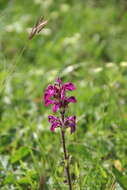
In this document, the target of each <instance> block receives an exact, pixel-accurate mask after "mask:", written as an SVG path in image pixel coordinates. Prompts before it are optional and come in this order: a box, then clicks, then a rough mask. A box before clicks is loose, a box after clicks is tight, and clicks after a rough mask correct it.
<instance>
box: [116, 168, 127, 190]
mask: <svg viewBox="0 0 127 190" xmlns="http://www.w3.org/2000/svg"><path fill="white" fill-rule="evenodd" d="M113 173H114V175H115V177H116V180H117V182H118V183H119V184H120V185H121V187H122V188H123V189H124V190H127V176H126V175H123V174H122V173H121V172H120V171H119V170H117V169H116V168H115V167H113Z"/></svg>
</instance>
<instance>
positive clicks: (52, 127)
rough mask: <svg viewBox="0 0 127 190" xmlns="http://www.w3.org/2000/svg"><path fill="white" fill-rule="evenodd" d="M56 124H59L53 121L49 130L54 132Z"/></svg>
mask: <svg viewBox="0 0 127 190" xmlns="http://www.w3.org/2000/svg"><path fill="white" fill-rule="evenodd" d="M58 126H59V123H57V122H54V123H53V124H52V125H51V127H50V130H51V131H52V132H54V131H55V128H57V127H58Z"/></svg>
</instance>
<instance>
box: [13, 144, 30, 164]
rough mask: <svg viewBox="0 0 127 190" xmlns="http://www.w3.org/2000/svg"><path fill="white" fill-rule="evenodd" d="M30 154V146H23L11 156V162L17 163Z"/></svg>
mask: <svg viewBox="0 0 127 190" xmlns="http://www.w3.org/2000/svg"><path fill="white" fill-rule="evenodd" d="M28 154H29V148H27V147H21V148H20V149H19V150H17V151H16V152H15V154H14V155H13V156H12V157H11V163H15V162H17V161H19V160H21V159H22V158H24V157H26V156H27V155H28Z"/></svg>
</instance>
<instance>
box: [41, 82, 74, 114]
mask: <svg viewBox="0 0 127 190" xmlns="http://www.w3.org/2000/svg"><path fill="white" fill-rule="evenodd" d="M75 89H76V87H75V85H74V84H73V83H71V82H67V83H64V84H62V81H61V80H60V79H59V78H58V79H57V80H56V82H55V84H54V85H48V87H47V88H46V90H45V93H44V102H45V106H49V105H50V104H52V105H53V112H57V111H58V109H60V108H63V109H64V110H65V108H66V107H67V106H68V104H69V103H75V102H76V98H75V97H74V96H69V97H68V96H66V91H72V90H75Z"/></svg>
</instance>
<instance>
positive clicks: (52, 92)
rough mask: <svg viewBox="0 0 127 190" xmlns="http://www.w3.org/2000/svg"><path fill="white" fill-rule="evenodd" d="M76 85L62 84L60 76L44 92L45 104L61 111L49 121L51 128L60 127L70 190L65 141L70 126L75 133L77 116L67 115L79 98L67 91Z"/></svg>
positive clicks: (69, 182) (53, 109) (51, 116)
mask: <svg viewBox="0 0 127 190" xmlns="http://www.w3.org/2000/svg"><path fill="white" fill-rule="evenodd" d="M75 89H76V86H75V85H74V84H73V83H71V82H67V83H64V84H62V81H61V79H60V78H58V79H57V80H56V82H55V83H54V85H51V84H50V85H48V87H47V88H46V89H45V92H44V103H45V106H49V105H53V108H52V111H53V112H54V113H56V112H59V113H60V116H54V115H49V116H48V121H49V123H50V124H51V127H50V130H51V131H52V132H54V131H55V129H56V128H60V130H61V136H62V146H63V152H64V160H65V169H66V175H67V179H68V185H69V190H72V183H71V176H70V171H69V156H68V153H67V149H66V143H65V132H66V129H67V128H70V133H71V134H72V133H74V132H75V130H76V116H74V115H73V116H68V117H66V116H65V114H66V110H67V109H68V107H69V104H70V103H76V102H77V100H76V98H75V97H74V96H67V95H66V92H67V91H73V90H75Z"/></svg>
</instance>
